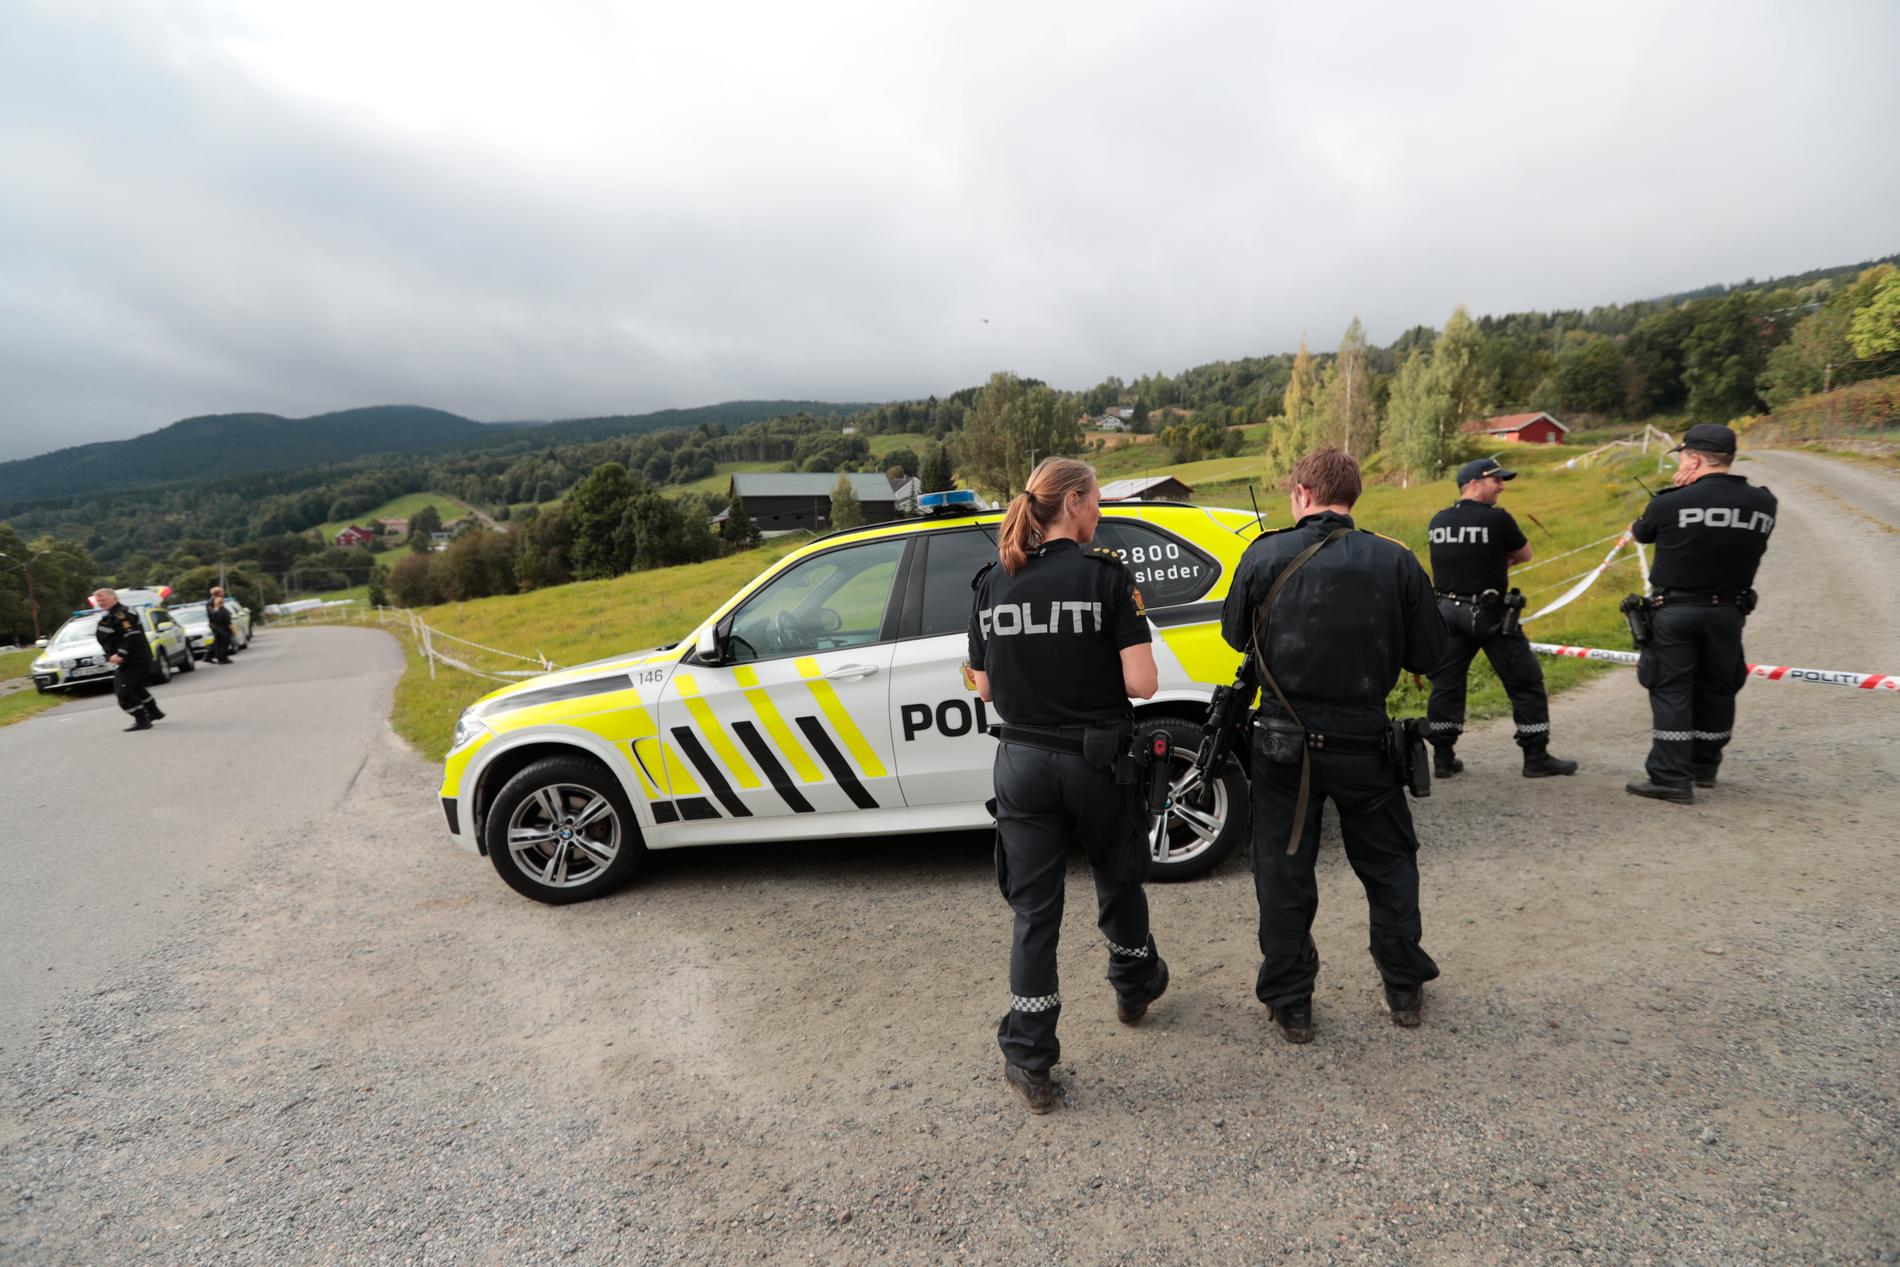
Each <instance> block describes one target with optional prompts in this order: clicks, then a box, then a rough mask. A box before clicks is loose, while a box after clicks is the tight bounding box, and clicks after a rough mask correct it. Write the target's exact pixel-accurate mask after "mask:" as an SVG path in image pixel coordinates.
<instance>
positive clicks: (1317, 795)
mask: <svg viewBox="0 0 1900 1267" xmlns="http://www.w3.org/2000/svg"><path fill="white" fill-rule="evenodd" d="M1311 755H1312V762H1313V766H1312V769H1313V774H1312V790H1311V792H1310V794H1309V795H1308V797H1307V802H1306V823H1305V826H1304V829H1303V830H1302V832H1301V834H1300V847H1299V850H1298V851H1297V852H1295V853H1291V854H1289V853H1288V852H1287V851H1286V844H1287V837H1288V836H1289V835H1290V834H1291V832H1292V830H1293V810H1294V807H1295V805H1296V804H1297V802H1298V800H1299V793H1300V767H1299V765H1298V763H1294V764H1291V765H1286V764H1282V763H1280V762H1276V761H1268V760H1267V759H1266V758H1265V757H1263V756H1261V755H1260V754H1259V753H1258V752H1256V753H1254V756H1253V884H1254V894H1255V896H1256V897H1257V898H1258V899H1259V901H1260V976H1259V979H1258V980H1257V981H1256V982H1255V984H1254V993H1255V994H1256V995H1257V996H1258V997H1259V999H1260V1001H1261V1002H1262V1003H1265V1004H1267V1005H1269V1006H1271V1007H1285V1006H1288V1005H1290V1004H1293V1003H1298V1002H1300V1001H1302V1000H1304V999H1307V998H1310V997H1311V996H1312V993H1313V983H1314V982H1315V981H1316V980H1318V978H1319V949H1318V947H1316V946H1315V945H1314V944H1313V916H1314V915H1315V914H1317V913H1318V911H1319V885H1318V883H1317V881H1316V879H1315V877H1314V874H1313V865H1314V862H1315V861H1316V860H1317V859H1318V856H1319V820H1320V810H1321V809H1322V808H1323V806H1324V805H1325V802H1326V800H1327V799H1328V798H1331V800H1332V802H1333V805H1334V806H1335V807H1336V808H1337V809H1338V811H1339V829H1340V834H1341V835H1342V836H1344V837H1345V842H1346V861H1348V862H1349V863H1351V864H1352V869H1353V872H1354V873H1355V874H1356V875H1358V877H1359V883H1360V884H1362V885H1364V886H1365V890H1366V905H1367V906H1368V907H1369V908H1370V911H1371V921H1372V938H1371V950H1372V959H1373V962H1374V963H1376V964H1377V965H1378V967H1379V976H1380V977H1381V978H1383V979H1384V980H1385V982H1386V984H1388V985H1395V986H1415V985H1417V984H1419V983H1420V982H1422V981H1430V980H1432V979H1433V978H1434V977H1436V976H1437V975H1438V965H1437V964H1436V963H1434V962H1432V957H1431V956H1430V955H1428V954H1426V953H1425V951H1424V948H1423V947H1421V946H1420V945H1419V936H1420V932H1421V929H1420V922H1419V914H1418V857H1417V854H1418V835H1417V833H1416V832H1414V831H1413V830H1412V810H1411V807H1410V806H1409V805H1407V804H1406V802H1405V790H1404V789H1403V788H1401V787H1399V786H1398V785H1397V784H1396V783H1395V782H1394V781H1393V777H1392V769H1391V767H1390V766H1389V765H1387V764H1386V762H1385V761H1384V759H1383V758H1381V757H1379V756H1377V755H1376V754H1359V753H1329V752H1314V753H1312V754H1311Z"/></svg>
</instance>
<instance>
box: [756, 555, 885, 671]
mask: <svg viewBox="0 0 1900 1267" xmlns="http://www.w3.org/2000/svg"><path fill="white" fill-rule="evenodd" d="M903 557H904V542H903V541H902V540H901V539H900V540H890V541H871V542H866V543H865V544H863V545H856V546H846V547H844V548H842V549H838V550H828V551H826V552H825V553H823V554H818V555H813V556H812V557H811V558H809V559H806V560H805V561H803V562H802V563H798V564H796V565H794V566H793V567H791V568H789V569H787V570H786V571H784V572H782V573H780V574H779V575H778V576H776V577H774V578H773V579H772V580H771V581H769V582H767V583H766V585H765V588H763V589H761V590H760V591H759V592H758V593H756V594H754V595H753V596H752V597H751V598H749V599H747V600H746V601H745V603H744V604H743V605H742V606H741V607H740V608H739V610H738V611H737V612H736V613H734V615H733V621H732V634H731V658H732V659H733V660H734V661H741V662H743V661H747V660H772V659H777V658H779V657H782V656H792V655H811V654H813V653H814V652H819V651H835V650H837V649H839V648H841V647H858V646H865V645H867V644H869V643H873V642H876V641H877V640H878V635H879V633H880V632H881V630H882V628H883V625H884V613H885V611H886V609H887V608H888V607H889V606H890V601H891V584H892V582H894V581H895V580H896V579H897V565H898V562H899V561H900V560H901V559H902V558H903Z"/></svg>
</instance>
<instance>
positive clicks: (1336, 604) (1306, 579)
mask: <svg viewBox="0 0 1900 1267" xmlns="http://www.w3.org/2000/svg"><path fill="white" fill-rule="evenodd" d="M1292 485H1293V487H1292V494H1291V504H1292V508H1293V518H1294V520H1295V523H1294V525H1293V527H1291V528H1287V529H1283V530H1281V531H1279V532H1273V533H1268V534H1266V535H1264V536H1262V537H1260V538H1259V539H1258V540H1256V541H1255V542H1254V543H1253V544H1252V545H1250V546H1248V547H1247V552H1246V553H1245V554H1244V555H1242V556H1241V560H1240V564H1239V566H1238V568H1236V570H1235V573H1234V583H1233V587H1232V589H1230V590H1229V591H1228V595H1227V601H1226V604H1225V606H1224V607H1223V609H1222V612H1221V634H1222V636H1223V637H1225V638H1226V639H1227V643H1228V645H1229V646H1231V647H1233V648H1234V649H1235V650H1237V651H1241V652H1244V653H1246V655H1247V656H1248V658H1249V661H1250V662H1252V663H1254V664H1255V665H1256V666H1257V667H1256V669H1255V673H1256V674H1257V677H1256V679H1255V680H1257V681H1258V682H1260V683H1261V684H1263V685H1264V687H1265V688H1266V689H1265V690H1264V691H1263V692H1262V694H1261V697H1260V709H1259V712H1258V713H1257V714H1256V715H1255V718H1254V722H1253V727H1252V747H1253V759H1252V763H1251V768H1252V799H1253V868H1254V893H1255V896H1256V897H1257V898H1258V900H1259V903H1260V955H1261V962H1260V975H1259V977H1258V979H1257V980H1256V982H1255V986H1254V993H1255V995H1256V996H1258V998H1259V999H1260V1001H1261V1002H1262V1003H1265V1004H1266V1005H1267V1007H1268V1010H1269V1013H1270V1014H1271V1016H1272V1018H1273V1020H1274V1022H1275V1023H1276V1024H1277V1025H1278V1026H1279V1027H1280V1032H1281V1034H1282V1036H1283V1037H1284V1038H1285V1039H1286V1040H1287V1041H1288V1042H1291V1043H1306V1042H1311V1041H1312V1038H1313V1008H1312V996H1313V985H1314V982H1315V981H1316V980H1317V979H1318V976H1319V950H1318V948H1317V947H1316V946H1315V945H1314V944H1313V937H1312V927H1313V916H1314V914H1315V913H1316V912H1317V911H1318V910H1319V888H1318V885H1317V883H1316V882H1315V879H1314V875H1313V864H1314V861H1315V859H1316V857H1317V855H1318V852H1319V822H1320V809H1321V806H1322V805H1323V804H1324V802H1325V801H1326V800H1327V799H1328V798H1331V800H1332V802H1333V804H1334V806H1335V807H1336V808H1337V810H1338V812H1339V828H1340V834H1341V835H1342V836H1343V837H1344V839H1345V846H1346V859H1347V861H1348V862H1350V863H1351V864H1352V869H1353V871H1354V873H1356V874H1357V875H1358V877H1359V882H1360V883H1361V884H1362V885H1364V886H1365V890H1366V902H1367V905H1368V906H1369V907H1370V908H1371V923H1372V936H1371V950H1372V959H1373V962H1374V963H1375V964H1376V965H1377V966H1378V969H1379V976H1380V978H1381V979H1382V980H1383V981H1384V983H1385V998H1386V1004H1387V1006H1388V1007H1389V1008H1390V1009H1391V1012H1392V1019H1393V1022H1394V1023H1395V1024H1398V1025H1405V1026H1412V1025H1417V1024H1418V1023H1419V1020H1420V1012H1421V1009H1422V1008H1423V1005H1424V990H1423V988H1422V987H1423V985H1424V983H1425V982H1427V981H1430V980H1432V979H1433V978H1434V977H1436V976H1437V975H1438V965H1437V964H1435V963H1433V962H1432V958H1431V956H1430V955H1428V954H1426V953H1425V950H1424V948H1423V947H1422V946H1420V945H1419V937H1420V932H1421V930H1420V922H1419V911H1418V860H1417V857H1416V855H1417V852H1418V836H1417V834H1416V833H1415V832H1414V831H1413V829H1412V811H1411V808H1410V806H1409V805H1408V804H1407V803H1406V796H1405V792H1404V790H1403V789H1402V787H1401V786H1400V782H1401V778H1402V777H1403V776H1402V772H1401V771H1400V770H1398V769H1395V768H1394V765H1393V763H1392V761H1391V760H1390V758H1389V757H1388V755H1387V753H1388V748H1387V743H1386V735H1387V727H1388V721H1387V718H1386V712H1385V699H1386V695H1387V694H1388V693H1389V692H1390V691H1391V690H1392V687H1393V684H1394V683H1396V682H1397V681H1398V678H1399V670H1400V669H1401V668H1404V669H1406V670H1409V671H1410V672H1413V673H1429V672H1430V671H1431V670H1433V669H1435V668H1437V667H1438V666H1439V665H1440V664H1442V663H1444V659H1445V626H1444V622H1443V621H1442V620H1440V619H1439V615H1438V607H1437V604H1436V603H1435V602H1434V601H1433V598H1432V586H1431V582H1430V581H1429V580H1428V579H1426V576H1425V569H1424V568H1422V567H1420V566H1419V564H1418V560H1417V559H1416V558H1414V557H1413V555H1412V552H1411V551H1410V550H1408V549H1407V548H1406V547H1405V546H1403V545H1401V544H1399V543H1398V542H1396V541H1393V540H1391V539H1390V538H1387V537H1381V536H1378V535H1376V534H1374V533H1370V532H1366V531H1364V530H1357V529H1355V528H1354V526H1353V521H1352V513H1351V512H1352V507H1353V503H1354V502H1355V501H1357V500H1358V498H1359V488H1360V480H1359V463H1358V462H1356V461H1355V460H1354V459H1353V458H1352V457H1351V456H1350V455H1349V454H1345V453H1342V452H1340V451H1339V450H1338V449H1320V450H1318V451H1317V452H1314V453H1309V454H1307V455H1306V456H1305V457H1303V458H1301V459H1300V460H1299V461H1298V462H1297V463H1296V464H1295V465H1294V467H1293V475H1292ZM1421 759H1422V757H1421Z"/></svg>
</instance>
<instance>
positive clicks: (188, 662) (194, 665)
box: [178, 647, 198, 673]
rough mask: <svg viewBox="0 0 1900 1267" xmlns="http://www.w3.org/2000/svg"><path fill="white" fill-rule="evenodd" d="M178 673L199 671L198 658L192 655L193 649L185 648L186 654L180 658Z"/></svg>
mask: <svg viewBox="0 0 1900 1267" xmlns="http://www.w3.org/2000/svg"><path fill="white" fill-rule="evenodd" d="M178 671H179V672H180V673H196V672H197V671H198V657H197V656H195V655H193V654H191V648H189V647H187V648H185V654H184V655H183V656H181V657H179V660H178Z"/></svg>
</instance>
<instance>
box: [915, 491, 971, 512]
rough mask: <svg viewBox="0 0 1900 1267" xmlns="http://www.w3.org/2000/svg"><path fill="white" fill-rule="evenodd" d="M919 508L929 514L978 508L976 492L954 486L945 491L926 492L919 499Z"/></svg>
mask: <svg viewBox="0 0 1900 1267" xmlns="http://www.w3.org/2000/svg"><path fill="white" fill-rule="evenodd" d="M917 509H919V510H921V511H923V512H924V513H925V514H927V515H940V514H943V513H944V512H945V511H952V510H976V509H978V503H977V500H976V493H975V491H974V490H972V489H968V488H953V489H950V490H949V491H948V492H943V493H925V494H924V495H923V496H922V497H919V498H918V499H917Z"/></svg>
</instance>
